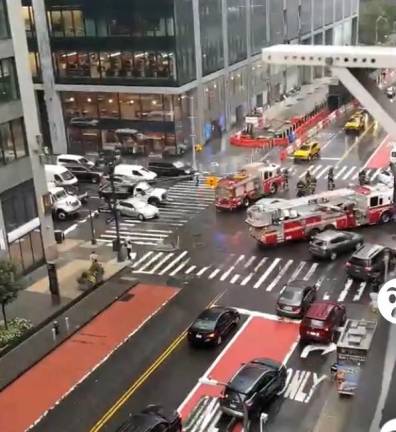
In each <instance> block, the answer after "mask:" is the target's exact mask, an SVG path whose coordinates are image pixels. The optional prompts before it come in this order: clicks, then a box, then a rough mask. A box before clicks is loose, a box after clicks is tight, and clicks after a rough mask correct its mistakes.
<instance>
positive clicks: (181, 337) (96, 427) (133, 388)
mask: <svg viewBox="0 0 396 432" xmlns="http://www.w3.org/2000/svg"><path fill="white" fill-rule="evenodd" d="M224 293H225V291H222V292H221V293H220V294H218V295H217V296H216V297H215V298H214V299H213V300H212V301H211V302H210V303H209V304H208V305H207V307H206V308H208V307H210V306H212V305H214V304H216V302H217V301H218V300H219V299H220V298H221V297H222V296H223V295H224ZM246 321H249V319H247V320H246ZM190 325H191V324H190ZM190 325H188V327H187V328H186V329H185V330H183V331H182V332H181V333H180V334H179V335H178V336H177V337H176V338H175V339H174V340H173V341H172V342H171V343H170V344H169V346H168V347H167V348H166V349H165V350H164V351H163V352H162V353H161V354H160V355H159V356H158V357H157V358H156V360H155V361H154V362H153V363H152V364H151V365H150V366H149V367H148V368H147V369H146V370H145V371H144V372H143V374H142V375H141V376H140V377H139V378H138V379H137V380H136V381H134V382H133V383H132V385H131V386H130V387H129V388H128V389H127V390H126V392H124V394H123V395H122V396H121V397H120V398H119V399H118V400H117V401H116V403H115V404H114V405H113V406H112V407H111V408H110V409H109V410H108V411H107V412H106V413H105V414H104V416H103V417H102V418H100V419H99V421H98V422H97V423H96V424H95V425H94V426H93V427H92V428H91V429H90V430H89V432H98V431H100V430H101V429H102V428H103V426H105V424H106V423H107V422H108V421H109V420H110V419H111V418H112V417H113V416H114V414H115V413H116V412H117V411H118V410H119V409H120V408H121V407H122V406H123V405H125V403H126V402H127V401H128V399H130V397H131V396H132V395H133V394H134V393H136V391H137V390H138V389H139V388H140V387H141V386H142V385H143V384H144V383H145V382H146V381H147V379H148V378H150V376H151V375H152V374H153V373H154V372H155V371H156V370H157V369H158V368H159V367H160V366H161V365H162V364H163V363H164V361H165V360H166V359H167V358H168V357H169V356H170V355H171V354H172V353H173V352H174V351H175V350H176V349H177V348H178V346H179V345H180V344H181V343H182V342H183V340H184V339H185V337H186V335H187V331H188V329H189V327H190ZM243 327H244V326H241V328H243ZM237 333H239V332H237ZM230 342H231V341H230Z"/></svg>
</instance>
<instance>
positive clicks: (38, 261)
mask: <svg viewBox="0 0 396 432" xmlns="http://www.w3.org/2000/svg"><path fill="white" fill-rule="evenodd" d="M8 251H9V255H10V259H11V260H12V261H13V263H14V264H15V265H16V267H17V270H18V272H19V273H28V272H29V271H32V270H34V269H35V268H37V267H39V266H41V265H42V264H44V262H45V258H44V248H43V241H42V238H41V230H40V228H36V229H34V230H32V231H30V232H29V233H27V234H25V235H24V236H23V237H21V238H19V239H17V240H15V241H13V242H12V243H10V244H9V245H8Z"/></svg>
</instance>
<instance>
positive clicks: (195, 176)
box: [194, 171, 199, 187]
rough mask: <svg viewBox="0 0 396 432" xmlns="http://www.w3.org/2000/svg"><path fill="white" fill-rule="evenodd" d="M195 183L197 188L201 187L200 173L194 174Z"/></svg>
mask: <svg viewBox="0 0 396 432" xmlns="http://www.w3.org/2000/svg"><path fill="white" fill-rule="evenodd" d="M194 182H195V186H197V187H198V186H199V172H198V171H197V172H195V173H194Z"/></svg>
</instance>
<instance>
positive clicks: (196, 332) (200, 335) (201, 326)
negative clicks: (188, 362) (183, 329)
mask: <svg viewBox="0 0 396 432" xmlns="http://www.w3.org/2000/svg"><path fill="white" fill-rule="evenodd" d="M240 319H241V318H240V315H239V312H238V311H236V310H235V309H232V308H225V307H211V308H208V309H205V310H204V311H203V312H202V313H201V314H200V315H199V316H198V318H197V319H196V320H195V321H194V322H193V323H192V325H191V326H190V328H189V329H188V332H187V338H188V341H189V342H190V343H191V344H193V345H220V344H221V343H222V341H223V338H224V337H225V336H227V334H229V333H230V332H231V331H232V330H234V329H235V328H236V327H237V326H238V324H239V321H240Z"/></svg>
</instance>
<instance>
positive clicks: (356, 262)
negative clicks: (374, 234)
mask: <svg viewBox="0 0 396 432" xmlns="http://www.w3.org/2000/svg"><path fill="white" fill-rule="evenodd" d="M349 262H350V263H351V264H353V265H356V266H361V267H365V266H367V265H369V264H370V260H367V259H363V258H356V257H352V258H351V259H350V260H349Z"/></svg>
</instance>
